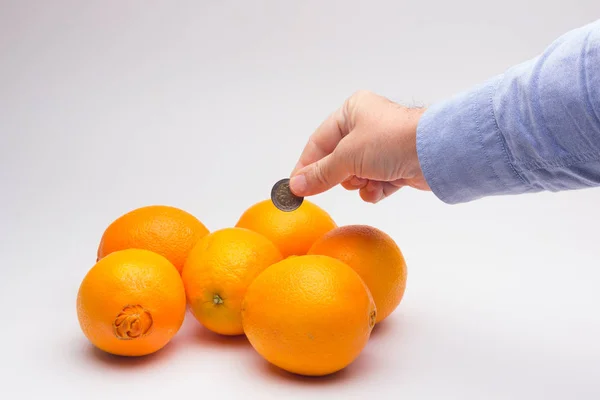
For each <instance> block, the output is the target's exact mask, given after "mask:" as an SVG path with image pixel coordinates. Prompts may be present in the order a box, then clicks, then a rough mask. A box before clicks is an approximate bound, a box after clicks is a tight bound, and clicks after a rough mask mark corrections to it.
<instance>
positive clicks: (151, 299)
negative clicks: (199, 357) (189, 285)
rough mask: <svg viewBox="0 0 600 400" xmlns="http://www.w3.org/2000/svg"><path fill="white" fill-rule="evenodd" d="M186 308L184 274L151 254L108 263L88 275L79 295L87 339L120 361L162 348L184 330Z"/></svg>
mask: <svg viewBox="0 0 600 400" xmlns="http://www.w3.org/2000/svg"><path fill="white" fill-rule="evenodd" d="M185 307H186V305H185V290H184V288H183V283H182V282H181V277H180V275H179V273H178V272H177V270H176V269H175V268H174V267H173V264H171V263H170V262H169V260H167V259H166V258H164V257H163V256H161V255H158V254H156V253H153V252H151V251H148V250H139V249H128V250H122V251H117V252H114V253H111V254H109V255H108V256H106V257H104V258H103V259H102V260H100V261H98V262H97V263H96V265H94V266H93V267H92V268H91V269H90V270H89V271H88V273H87V274H86V276H85V278H84V279H83V281H82V282H81V286H80V287H79V292H78V294H77V317H78V319H79V324H80V326H81V329H82V331H83V333H84V335H85V336H86V337H87V338H88V339H89V341H90V342H91V343H92V344H94V345H95V346H96V347H97V348H99V349H100V350H103V351H105V352H108V353H111V354H116V355H121V356H143V355H147V354H151V353H154V352H156V351H158V350H160V349H161V348H163V347H164V346H165V345H166V344H167V343H168V342H169V341H170V340H171V338H172V337H173V336H174V335H175V334H176V333H177V331H178V330H179V328H180V327H181V325H182V323H183V319H184V316H185Z"/></svg>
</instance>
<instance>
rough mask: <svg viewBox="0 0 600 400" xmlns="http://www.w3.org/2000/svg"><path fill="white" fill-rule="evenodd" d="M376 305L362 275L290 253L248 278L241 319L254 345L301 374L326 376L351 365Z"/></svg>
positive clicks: (268, 357) (278, 363)
mask: <svg viewBox="0 0 600 400" xmlns="http://www.w3.org/2000/svg"><path fill="white" fill-rule="evenodd" d="M376 314H377V312H376V307H375V303H374V302H373V299H372V297H371V295H370V293H369V290H368V288H367V287H366V285H365V284H364V282H363V281H362V279H360V276H359V275H358V274H357V273H356V272H355V271H354V270H353V269H352V268H350V267H349V266H348V265H346V264H344V263H343V262H341V261H339V260H336V259H335V258H331V257H326V256H312V255H305V256H296V257H289V258H286V259H285V260H283V261H281V262H279V263H276V264H274V265H272V266H270V267H269V268H267V269H266V270H265V271H264V272H263V273H261V274H260V275H259V276H258V277H257V278H256V279H255V280H254V282H252V284H251V285H250V287H249V288H248V291H247V293H246V297H245V298H244V302H243V306H242V322H243V327H244V331H245V333H246V336H247V337H248V340H249V341H250V343H251V344H252V346H253V347H254V349H255V350H256V351H257V352H258V353H259V354H260V355H261V356H262V357H263V358H265V359H266V360H267V361H269V362H270V363H272V364H274V365H276V366H278V367H280V368H282V369H284V370H286V371H288V372H292V373H296V374H301V375H311V376H319V375H327V374H331V373H333V372H336V371H339V370H341V369H343V368H345V367H346V366H348V365H349V364H351V363H352V362H353V361H354V360H355V359H356V358H357V357H358V356H359V354H360V353H361V352H362V350H363V348H364V347H365V345H366V344H367V341H368V340H369V337H370V334H371V330H372V328H373V325H374V324H375V318H376Z"/></svg>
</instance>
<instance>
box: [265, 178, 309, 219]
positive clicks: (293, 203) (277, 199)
mask: <svg viewBox="0 0 600 400" xmlns="http://www.w3.org/2000/svg"><path fill="white" fill-rule="evenodd" d="M303 200H304V197H299V196H296V195H295V194H294V193H292V191H291V189H290V180H289V179H288V178H285V179H281V180H280V181H278V182H277V183H275V185H273V189H271V201H272V202H273V204H275V207H277V208H278V209H280V210H281V211H286V212H289V211H294V210H296V209H297V208H298V207H300V206H301V205H302V201H303Z"/></svg>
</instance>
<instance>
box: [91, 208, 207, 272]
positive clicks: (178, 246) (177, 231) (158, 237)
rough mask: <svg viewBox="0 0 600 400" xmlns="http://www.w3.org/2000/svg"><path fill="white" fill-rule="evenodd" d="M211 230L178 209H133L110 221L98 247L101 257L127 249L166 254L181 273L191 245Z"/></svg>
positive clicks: (99, 257) (99, 256)
mask: <svg viewBox="0 0 600 400" xmlns="http://www.w3.org/2000/svg"><path fill="white" fill-rule="evenodd" d="M207 234H208V229H206V227H205V226H204V224H202V222H200V221H199V220H198V219H197V218H196V217H194V216H193V215H191V214H189V213H188V212H186V211H183V210H180V209H179V208H175V207H170V206H160V205H158V206H147V207H141V208H138V209H135V210H132V211H130V212H128V213H126V214H124V215H122V216H121V217H119V218H117V219H116V220H115V221H114V222H113V223H111V224H110V225H109V226H108V228H107V229H106V231H105V232H104V234H103V235H102V240H101V241H100V245H99V246H98V260H100V259H101V258H102V257H105V256H106V255H108V254H110V253H112V252H114V251H118V250H124V249H132V248H135V249H146V250H150V251H153V252H155V253H158V254H160V255H162V256H164V257H166V258H167V259H168V260H169V261H170V262H171V263H172V264H173V265H174V266H175V268H177V270H178V271H179V272H181V269H182V268H183V264H184V263H185V260H186V258H187V256H188V253H189V252H190V250H192V247H194V245H195V244H196V242H198V240H199V239H200V238H202V237H203V236H205V235H207Z"/></svg>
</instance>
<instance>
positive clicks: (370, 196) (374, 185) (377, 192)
mask: <svg viewBox="0 0 600 400" xmlns="http://www.w3.org/2000/svg"><path fill="white" fill-rule="evenodd" d="M400 181H401V179H398V180H397V181H393V182H380V181H369V183H368V184H367V185H366V186H365V187H364V188H363V189H361V191H360V197H361V198H362V199H363V200H364V201H366V202H368V203H378V202H380V201H381V200H383V199H385V198H386V197H389V196H391V195H392V194H394V193H396V192H397V191H398V190H400V188H402V187H403V186H405V184H404V183H402V182H400Z"/></svg>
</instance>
